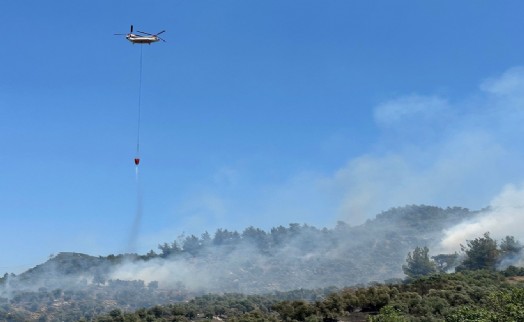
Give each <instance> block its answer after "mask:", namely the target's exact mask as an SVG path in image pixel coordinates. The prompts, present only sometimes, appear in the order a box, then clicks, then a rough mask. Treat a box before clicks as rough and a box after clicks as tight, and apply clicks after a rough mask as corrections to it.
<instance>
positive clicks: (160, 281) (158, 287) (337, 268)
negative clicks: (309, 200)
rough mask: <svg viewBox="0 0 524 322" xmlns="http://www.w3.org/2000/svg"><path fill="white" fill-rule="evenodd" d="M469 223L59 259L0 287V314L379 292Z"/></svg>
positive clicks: (296, 233)
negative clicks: (372, 285)
mask: <svg viewBox="0 0 524 322" xmlns="http://www.w3.org/2000/svg"><path fill="white" fill-rule="evenodd" d="M475 214H476V213H475V212H471V211H469V210H467V209H463V208H447V209H442V208H438V207H430V206H407V207H401V208H394V209H391V210H388V211H386V212H383V213H381V214H379V215H377V216H376V218H375V219H372V220H368V221H367V222H366V223H364V224H362V225H358V226H351V225H349V224H347V223H343V222H338V223H337V225H336V226H335V227H333V228H331V229H327V228H322V229H319V228H315V227H312V226H308V225H305V224H290V225H288V226H287V227H283V226H279V227H275V228H272V229H271V230H270V231H263V230H261V229H258V228H255V227H248V228H246V229H245V230H244V231H242V232H236V231H229V230H227V229H218V230H217V231H216V232H215V233H214V234H213V235H211V234H209V233H207V232H204V233H203V234H202V235H201V236H193V235H191V236H181V237H178V238H176V240H175V241H173V242H169V243H163V244H161V245H159V249H158V250H157V251H156V252H155V251H151V252H149V253H148V254H145V255H137V254H121V255H109V256H99V257H95V256H90V255H85V254H79V253H59V254H58V255H56V256H53V257H52V258H50V259H49V260H48V261H47V262H45V263H43V264H41V265H38V266H36V267H34V268H32V269H30V270H28V271H26V272H24V273H22V274H20V275H18V276H14V275H12V274H11V275H8V274H6V275H4V277H3V278H0V304H1V303H9V307H10V308H11V309H12V308H13V307H14V308H16V310H17V311H20V312H25V313H24V314H33V315H35V316H38V314H37V313H38V312H43V311H45V312H47V313H46V314H49V312H54V313H53V315H56V314H59V312H66V311H67V314H68V316H72V317H88V316H89V314H99V313H101V312H106V311H108V310H111V309H115V308H119V309H125V310H132V309H137V308H139V307H151V306H154V305H157V304H164V303H174V302H179V301H184V300H188V299H190V298H193V297H194V296H197V295H199V294H204V293H225V292H236V293H244V294H255V293H256V294H262V293H264V294H267V293H274V292H277V291H289V290H297V289H318V288H326V287H331V286H335V287H344V286H351V285H357V284H363V283H368V282H372V281H378V282H381V281H384V280H387V279H389V280H391V279H392V278H400V277H403V273H402V264H404V263H405V260H406V255H407V253H408V252H410V251H412V250H413V248H415V247H416V246H429V247H431V246H432V245H433V243H436V242H438V241H439V240H440V239H441V237H442V231H443V229H445V228H446V227H451V226H453V225H455V224H457V223H459V222H461V221H463V220H464V219H468V218H471V217H472V216H474V215H475ZM35 301H36V302H38V303H39V304H38V305H35ZM42 303H43V304H42ZM31 312H33V313H31ZM35 312H36V313H35ZM86 312H90V313H89V314H87V313H86ZM24 314H22V316H23V317H24V318H22V320H24V319H25V317H27V315H24ZM60 314H61V313H60ZM86 314H87V315H86Z"/></svg>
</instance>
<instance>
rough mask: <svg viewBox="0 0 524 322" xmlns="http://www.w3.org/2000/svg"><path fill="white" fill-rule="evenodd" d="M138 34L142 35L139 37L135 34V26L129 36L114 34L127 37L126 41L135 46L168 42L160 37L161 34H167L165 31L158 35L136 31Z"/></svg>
mask: <svg viewBox="0 0 524 322" xmlns="http://www.w3.org/2000/svg"><path fill="white" fill-rule="evenodd" d="M136 32H137V33H140V34H142V35H137V34H134V33H133V25H131V29H130V30H129V33H128V34H114V35H115V36H126V39H127V40H129V41H130V42H132V43H133V45H134V44H148V45H151V43H153V42H157V41H159V40H162V41H163V42H166V41H165V40H164V39H162V38H160V37H158V35H160V34H161V33H164V32H166V31H165V30H162V31H161V32H157V33H156V34H154V35H153V34H150V33H147V32H143V31H139V30H137V31H136Z"/></svg>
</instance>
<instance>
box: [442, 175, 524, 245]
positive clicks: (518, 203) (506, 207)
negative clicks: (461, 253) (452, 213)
mask: <svg viewBox="0 0 524 322" xmlns="http://www.w3.org/2000/svg"><path fill="white" fill-rule="evenodd" d="M523 222H524V185H520V186H515V185H507V186H506V187H505V188H504V189H503V190H502V192H501V193H500V194H499V195H498V196H496V197H495V198H494V199H493V201H492V202H491V203H490V207H489V210H487V211H484V212H482V213H480V214H479V216H478V217H476V218H473V219H472V220H470V221H467V222H463V223H461V224H459V225H457V226H455V227H453V228H451V229H448V230H446V231H445V232H444V234H445V237H444V239H443V240H442V242H441V245H440V246H441V248H442V251H443V252H448V253H451V252H454V251H457V250H459V248H460V244H464V243H465V241H466V240H472V239H475V238H478V237H481V236H482V235H483V234H484V233H485V232H489V233H490V236H491V238H494V239H497V240H500V239H502V238H504V237H506V236H514V237H515V238H516V239H517V240H521V241H522V240H524V231H523V230H522V223H523Z"/></svg>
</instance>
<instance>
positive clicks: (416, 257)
mask: <svg viewBox="0 0 524 322" xmlns="http://www.w3.org/2000/svg"><path fill="white" fill-rule="evenodd" d="M428 252H429V249H428V248H427V247H424V248H421V247H418V246H417V247H416V248H415V250H414V251H413V254H412V253H411V252H410V253H408V257H407V258H406V263H407V265H402V271H404V274H406V275H407V276H408V277H409V278H419V277H422V276H426V275H429V274H433V273H436V272H437V267H436V265H435V263H434V262H433V261H431V260H430V259H429V256H428Z"/></svg>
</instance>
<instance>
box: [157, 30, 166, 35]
mask: <svg viewBox="0 0 524 322" xmlns="http://www.w3.org/2000/svg"><path fill="white" fill-rule="evenodd" d="M164 32H166V31H165V30H162V31H161V32H157V33H156V34H155V36H158V35H160V34H162V33H164Z"/></svg>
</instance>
